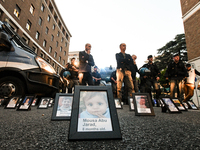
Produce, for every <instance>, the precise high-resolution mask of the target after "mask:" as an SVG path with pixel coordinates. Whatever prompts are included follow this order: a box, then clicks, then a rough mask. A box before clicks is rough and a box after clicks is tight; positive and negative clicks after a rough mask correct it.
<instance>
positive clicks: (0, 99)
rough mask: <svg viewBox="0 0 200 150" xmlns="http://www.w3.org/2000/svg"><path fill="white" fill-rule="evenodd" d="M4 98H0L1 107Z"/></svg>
mask: <svg viewBox="0 0 200 150" xmlns="http://www.w3.org/2000/svg"><path fill="white" fill-rule="evenodd" d="M3 103H4V98H0V106H3Z"/></svg>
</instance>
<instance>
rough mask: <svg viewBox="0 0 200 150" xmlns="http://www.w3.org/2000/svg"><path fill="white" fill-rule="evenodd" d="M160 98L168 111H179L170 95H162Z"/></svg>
mask: <svg viewBox="0 0 200 150" xmlns="http://www.w3.org/2000/svg"><path fill="white" fill-rule="evenodd" d="M162 100H163V102H164V103H165V106H166V107H167V109H168V111H169V112H170V113H181V111H180V110H179V109H178V107H177V106H176V105H175V103H174V102H173V100H172V99H171V98H170V97H163V98H162Z"/></svg>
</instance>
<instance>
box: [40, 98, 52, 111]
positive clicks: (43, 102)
mask: <svg viewBox="0 0 200 150" xmlns="http://www.w3.org/2000/svg"><path fill="white" fill-rule="evenodd" d="M50 99H51V97H41V99H40V103H39V104H38V107H37V108H38V109H47V108H48V105H49V102H50Z"/></svg>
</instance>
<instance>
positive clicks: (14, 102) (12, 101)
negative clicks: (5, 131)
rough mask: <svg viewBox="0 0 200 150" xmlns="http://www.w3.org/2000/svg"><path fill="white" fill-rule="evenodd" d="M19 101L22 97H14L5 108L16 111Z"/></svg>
mask: <svg viewBox="0 0 200 150" xmlns="http://www.w3.org/2000/svg"><path fill="white" fill-rule="evenodd" d="M19 99H20V96H14V97H12V98H10V99H9V101H8V104H7V105H6V106H5V107H4V108H7V109H15V108H16V106H17V102H18V100H19Z"/></svg>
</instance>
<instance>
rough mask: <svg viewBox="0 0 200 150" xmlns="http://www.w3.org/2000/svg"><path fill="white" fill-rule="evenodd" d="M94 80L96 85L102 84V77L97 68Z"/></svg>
mask: <svg viewBox="0 0 200 150" xmlns="http://www.w3.org/2000/svg"><path fill="white" fill-rule="evenodd" d="M92 78H93V81H94V85H99V84H100V81H101V75H100V73H99V72H98V71H97V66H95V67H94V71H93V72H92Z"/></svg>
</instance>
